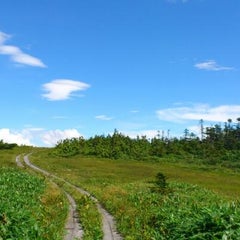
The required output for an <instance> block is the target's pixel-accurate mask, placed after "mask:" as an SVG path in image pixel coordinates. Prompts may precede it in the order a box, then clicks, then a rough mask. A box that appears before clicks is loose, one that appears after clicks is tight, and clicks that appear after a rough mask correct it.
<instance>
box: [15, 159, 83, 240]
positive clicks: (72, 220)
mask: <svg viewBox="0 0 240 240" xmlns="http://www.w3.org/2000/svg"><path fill="white" fill-rule="evenodd" d="M20 157H21V155H18V156H17V157H16V163H17V166H18V167H21V168H24V165H23V163H22V162H21V161H20ZM24 162H25V163H26V164H27V165H28V166H29V167H31V168H32V169H34V170H37V171H41V172H42V173H43V174H44V175H47V176H49V174H48V173H47V172H46V171H44V170H42V169H39V168H35V166H34V165H32V164H31V163H30V162H29V160H28V158H25V156H24ZM51 182H52V184H54V185H56V187H57V188H59V186H58V185H57V184H56V183H55V182H53V181H51ZM64 193H65V194H66V196H67V199H68V201H69V212H68V217H67V221H66V224H65V230H66V234H65V236H64V240H74V239H79V240H81V239H82V236H83V230H82V229H81V226H80V224H79V222H80V221H79V217H78V213H77V205H76V202H75V200H74V198H73V197H72V196H71V195H70V194H68V193H67V192H66V191H64Z"/></svg>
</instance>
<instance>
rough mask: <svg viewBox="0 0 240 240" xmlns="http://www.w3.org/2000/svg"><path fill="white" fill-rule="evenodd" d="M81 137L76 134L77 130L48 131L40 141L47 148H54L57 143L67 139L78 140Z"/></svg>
mask: <svg viewBox="0 0 240 240" xmlns="http://www.w3.org/2000/svg"><path fill="white" fill-rule="evenodd" d="M81 136H82V135H81V134H80V133H79V132H78V130H77V129H65V130H59V129H56V130H50V131H46V132H45V133H44V134H43V135H42V141H43V142H44V144H46V145H47V146H54V145H55V144H56V143H57V142H58V141H60V140H64V139H67V138H70V139H71V138H78V137H81Z"/></svg>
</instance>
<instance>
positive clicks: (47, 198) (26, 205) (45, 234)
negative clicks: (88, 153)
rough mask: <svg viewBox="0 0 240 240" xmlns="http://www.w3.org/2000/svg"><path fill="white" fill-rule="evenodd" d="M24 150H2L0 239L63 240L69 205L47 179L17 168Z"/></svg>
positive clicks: (0, 155) (0, 154)
mask: <svg viewBox="0 0 240 240" xmlns="http://www.w3.org/2000/svg"><path fill="white" fill-rule="evenodd" d="M25 150H29V148H27V149H26V148H16V149H14V150H1V151H0V166H1V167H0V239H1V240H3V239H24V240H25V239H38V240H41V239H42V240H43V239H44V240H45V239H49V240H50V239H51V240H52V239H56V240H58V239H59V240H60V239H62V238H63V235H64V224H65V220H66V217H67V212H68V203H67V201H66V199H65V196H64V194H63V193H62V192H61V191H60V190H59V189H58V188H56V187H55V186H53V185H52V184H51V183H49V182H47V181H46V180H45V179H44V178H42V177H40V176H36V174H32V173H30V172H28V171H26V170H23V169H19V168H17V167H16V163H15V159H16V156H17V155H18V154H20V152H23V151H25Z"/></svg>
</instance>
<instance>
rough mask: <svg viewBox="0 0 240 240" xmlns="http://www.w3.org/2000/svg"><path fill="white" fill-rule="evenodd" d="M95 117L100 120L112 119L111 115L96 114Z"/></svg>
mask: <svg viewBox="0 0 240 240" xmlns="http://www.w3.org/2000/svg"><path fill="white" fill-rule="evenodd" d="M95 118H96V119H98V120H102V121H110V120H112V119H113V118H112V117H108V116H106V115H98V116H96V117H95Z"/></svg>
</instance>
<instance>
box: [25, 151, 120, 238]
mask: <svg viewBox="0 0 240 240" xmlns="http://www.w3.org/2000/svg"><path fill="white" fill-rule="evenodd" d="M30 154H31V153H30ZM30 154H27V155H25V156H24V162H25V163H26V164H27V165H28V166H29V167H31V168H32V169H34V170H36V171H39V172H41V173H43V174H44V175H46V176H48V177H52V178H55V179H59V180H61V181H63V182H65V183H66V184H68V185H69V186H71V187H73V188H75V189H76V190H77V191H79V192H80V193H82V194H84V195H87V196H88V197H90V198H91V199H92V200H93V201H95V202H96V205H97V208H98V211H99V212H100V214H101V215H102V225H103V226H102V230H103V240H122V239H123V238H122V237H121V235H120V234H119V233H118V232H117V231H116V225H115V220H114V218H113V216H112V215H111V214H110V213H108V212H107V211H106V210H105V209H104V208H103V207H102V205H101V204H100V203H99V202H98V200H97V199H96V198H95V197H93V196H92V195H91V194H90V193H89V192H87V191H85V190H84V189H82V188H80V187H77V186H75V185H73V184H71V183H70V182H68V181H66V180H65V179H63V178H60V177H57V176H55V175H53V174H50V173H49V172H47V171H45V170H43V169H41V168H39V167H37V166H36V165H34V164H32V163H31V162H30V161H29V158H28V156H29V155H30Z"/></svg>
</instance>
